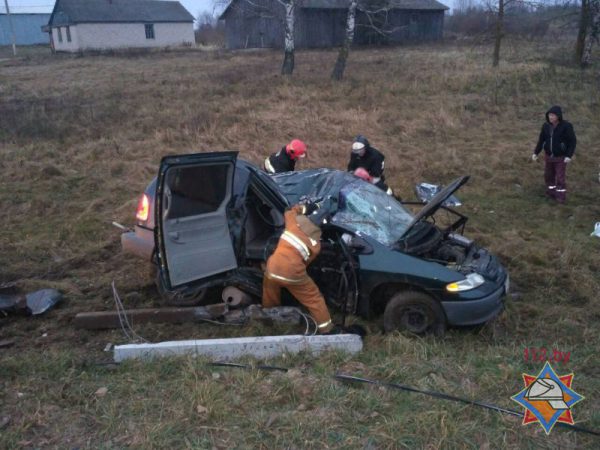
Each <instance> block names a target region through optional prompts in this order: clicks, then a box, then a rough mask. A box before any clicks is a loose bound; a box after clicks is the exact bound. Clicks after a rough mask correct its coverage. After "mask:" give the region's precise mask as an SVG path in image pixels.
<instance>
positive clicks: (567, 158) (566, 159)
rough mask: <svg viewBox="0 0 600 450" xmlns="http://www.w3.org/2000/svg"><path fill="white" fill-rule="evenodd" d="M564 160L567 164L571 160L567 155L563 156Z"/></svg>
mask: <svg viewBox="0 0 600 450" xmlns="http://www.w3.org/2000/svg"><path fill="white" fill-rule="evenodd" d="M565 162H566V163H567V164H568V163H570V162H571V158H569V157H568V156H567V157H566V158H565Z"/></svg>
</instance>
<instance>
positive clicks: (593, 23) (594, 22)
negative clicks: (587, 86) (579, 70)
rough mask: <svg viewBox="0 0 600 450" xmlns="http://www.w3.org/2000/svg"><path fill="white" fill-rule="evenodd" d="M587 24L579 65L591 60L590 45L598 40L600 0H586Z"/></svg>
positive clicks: (599, 35)
mask: <svg viewBox="0 0 600 450" xmlns="http://www.w3.org/2000/svg"><path fill="white" fill-rule="evenodd" d="M588 2H589V4H588V6H589V24H588V30H587V33H586V39H585V45H584V46H583V52H582V55H581V67H587V66H589V65H590V63H591V61H592V46H593V44H594V43H599V42H600V0H588Z"/></svg>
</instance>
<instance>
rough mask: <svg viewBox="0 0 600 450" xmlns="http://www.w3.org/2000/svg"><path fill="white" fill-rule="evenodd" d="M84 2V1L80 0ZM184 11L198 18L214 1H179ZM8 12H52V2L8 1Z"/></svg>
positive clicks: (2, 6) (2, 3)
mask: <svg viewBox="0 0 600 450" xmlns="http://www.w3.org/2000/svg"><path fill="white" fill-rule="evenodd" d="M81 1H85V0H81ZM179 2H180V3H181V4H182V5H183V6H185V7H186V9H187V10H188V11H189V12H190V13H191V14H192V15H193V16H194V17H198V13H199V12H203V11H210V12H212V10H213V3H214V0H179ZM8 6H9V8H10V12H14V13H25V12H39V13H46V12H47V13H49V12H52V8H53V7H54V1H53V0H8ZM0 12H5V8H4V1H3V0H2V1H0Z"/></svg>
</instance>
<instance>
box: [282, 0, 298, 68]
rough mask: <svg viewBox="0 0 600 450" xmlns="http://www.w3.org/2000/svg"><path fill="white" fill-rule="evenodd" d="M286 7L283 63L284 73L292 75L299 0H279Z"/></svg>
mask: <svg viewBox="0 0 600 450" xmlns="http://www.w3.org/2000/svg"><path fill="white" fill-rule="evenodd" d="M277 1H278V2H279V3H281V4H282V5H283V7H284V8H285V27H284V56H283V64H282V65H281V74H282V75H291V74H292V73H293V72H294V52H295V48H296V45H295V41H296V40H295V33H294V24H295V22H296V4H297V1H298V0H277Z"/></svg>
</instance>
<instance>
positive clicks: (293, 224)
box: [262, 203, 333, 333]
mask: <svg viewBox="0 0 600 450" xmlns="http://www.w3.org/2000/svg"><path fill="white" fill-rule="evenodd" d="M318 209H319V207H318V205H317V204H315V203H309V204H306V205H295V206H292V207H291V208H290V209H288V210H287V211H286V212H285V231H284V232H283V234H282V235H281V237H280V238H279V242H278V244H277V248H276V249H275V252H274V253H273V254H272V255H271V256H270V257H269V259H268V260H267V270H266V271H265V276H264V279H263V297H262V304H263V307H265V308H273V307H275V306H279V305H281V288H286V289H287V290H288V291H289V292H290V294H292V295H293V296H294V297H295V298H296V299H297V300H298V301H299V302H300V303H301V304H302V305H304V306H305V307H306V309H308V312H309V313H310V315H311V316H312V318H313V319H315V322H316V323H317V329H318V332H319V333H328V332H330V331H331V330H332V329H333V324H332V322H331V316H330V315H329V310H328V309H327V305H326V304H325V299H324V298H323V294H321V292H320V291H319V288H318V287H317V285H316V284H315V282H314V281H313V280H312V279H311V278H310V277H309V276H308V274H307V273H306V267H307V266H308V265H309V264H310V263H311V262H312V261H313V260H314V259H315V258H316V257H317V255H318V254H319V252H320V251H321V242H320V239H321V229H320V227H319V226H320V225H321V224H322V223H323V220H324V219H323V214H318V213H316V211H317V210H318ZM313 213H316V214H313ZM309 217H310V218H309ZM311 219H312V220H311ZM315 223H318V225H316V224H315Z"/></svg>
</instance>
